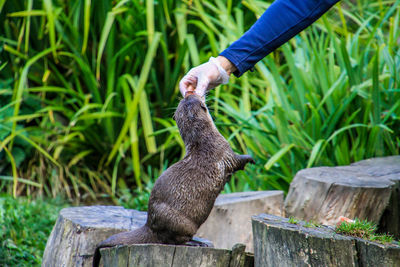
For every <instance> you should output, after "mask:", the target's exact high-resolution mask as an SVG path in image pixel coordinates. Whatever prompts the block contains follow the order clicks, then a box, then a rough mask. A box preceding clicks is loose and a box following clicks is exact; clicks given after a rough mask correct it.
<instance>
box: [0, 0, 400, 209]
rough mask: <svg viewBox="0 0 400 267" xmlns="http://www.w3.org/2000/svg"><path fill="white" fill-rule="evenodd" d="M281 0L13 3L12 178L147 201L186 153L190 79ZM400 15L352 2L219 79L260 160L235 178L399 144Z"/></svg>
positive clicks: (233, 131) (235, 183) (39, 188)
mask: <svg viewBox="0 0 400 267" xmlns="http://www.w3.org/2000/svg"><path fill="white" fill-rule="evenodd" d="M268 5H269V3H267V2H265V1H254V0H249V1H228V0H227V1H222V0H220V1H188V2H183V3H182V2H180V1H166V0H163V1H156V2H154V1H128V0H122V1H95V2H92V1H90V0H85V1H78V0H75V1H50V0H46V1H32V0H29V1H1V6H0V8H1V14H0V20H1V21H2V22H3V25H4V27H2V28H1V29H0V35H1V37H0V38H1V39H0V42H1V43H2V45H1V48H0V49H1V50H2V51H1V57H0V59H1V65H0V69H1V74H0V79H1V80H0V85H1V88H2V89H1V91H0V103H1V108H0V136H1V138H0V140H1V143H0V145H1V152H0V153H1V154H0V158H1V161H0V172H1V174H2V176H1V189H2V190H3V191H6V192H8V193H10V194H13V195H14V196H17V195H46V196H53V197H54V196H55V195H57V194H60V193H61V194H63V195H65V196H66V197H68V198H69V199H74V200H84V201H99V197H100V198H101V197H105V196H106V197H111V199H112V200H113V201H114V202H117V201H118V199H119V200H120V199H121V198H122V199H124V200H126V201H127V202H129V203H130V204H131V205H137V204H140V201H139V202H138V200H137V199H136V197H131V194H132V193H133V194H134V196H135V194H136V195H141V193H142V192H146V190H147V192H148V191H149V188H151V185H152V182H153V181H154V180H155V178H156V177H157V176H158V175H159V173H160V172H161V171H162V170H163V169H165V168H166V167H167V166H168V165H170V164H171V163H173V162H175V161H177V160H179V159H180V158H181V157H182V156H183V154H184V147H183V143H182V141H181V139H180V137H179V135H178V131H177V128H176V126H175V124H174V121H173V120H172V114H173V112H174V108H175V107H176V105H177V102H178V100H179V97H180V95H179V90H178V88H177V84H178V81H179V79H180V78H181V76H182V75H183V74H184V73H185V72H186V71H187V70H188V69H189V68H190V67H192V66H195V65H198V64H200V63H202V62H203V61H205V60H207V58H209V56H211V55H217V54H218V52H220V51H222V50H223V49H224V48H225V47H227V46H228V45H229V43H231V42H233V41H234V40H236V39H237V38H238V37H240V36H241V34H242V33H243V32H244V31H245V30H246V29H247V28H248V27H249V26H250V25H251V24H252V23H253V22H254V21H255V19H256V18H257V17H258V16H259V15H260V14H262V12H263V11H264V10H265V9H266V8H267V7H268ZM399 18H400V8H399V5H398V1H385V2H382V1H377V2H373V3H372V2H370V1H361V0H359V1H346V2H343V3H340V4H338V5H336V6H335V7H334V8H333V9H332V10H331V11H330V12H329V14H328V15H327V16H325V17H324V18H323V19H321V20H319V21H318V22H317V23H315V24H314V25H313V26H312V27H310V28H309V29H308V30H307V31H305V32H303V33H301V34H300V35H299V36H297V37H296V38H294V39H292V40H291V41H290V42H289V43H287V44H285V45H284V46H283V47H282V48H280V49H278V50H277V51H276V52H274V53H272V54H271V55H270V56H268V57H267V58H265V59H264V60H263V61H262V62H260V63H259V64H257V66H256V71H255V72H253V73H251V72H250V73H247V74H246V75H244V76H243V77H242V78H241V79H235V78H233V79H232V81H231V82H230V83H229V84H228V85H226V86H222V87H221V88H218V89H217V90H215V91H213V92H212V93H211V94H210V95H209V97H208V99H209V100H208V103H209V106H210V107H211V110H212V114H213V116H214V117H215V121H216V123H217V125H218V127H219V129H220V130H221V132H222V133H223V134H224V135H225V136H226V137H227V138H228V139H229V141H230V143H231V145H232V147H233V148H234V149H235V150H236V151H237V152H239V153H250V154H252V155H253V156H254V157H255V158H256V159H257V165H255V166H252V167H250V168H248V169H247V171H246V172H241V173H239V174H238V175H236V176H235V178H234V179H232V182H231V183H230V184H229V185H228V186H227V188H226V190H227V191H240V190H249V189H251V190H260V189H282V190H287V188H288V185H289V183H290V181H291V179H292V178H293V176H294V174H295V173H296V172H297V171H298V170H299V169H301V168H305V167H311V166H317V165H343V164H349V163H351V162H354V161H357V160H361V159H363V158H368V157H373V156H383V155H388V154H398V153H399V147H400V141H399V129H400V127H399V126H400V123H399V115H400V107H399V106H400V92H399V73H400V72H399V70H400V64H399V60H400V55H399V49H398V47H399V35H400V31H399ZM146 187H147V189H145V188H146ZM132 190H133V191H134V192H132ZM134 201H136V202H137V203H133V202H134ZM143 205H144V206H145V203H144V204H143Z"/></svg>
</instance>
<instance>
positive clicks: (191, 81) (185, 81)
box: [179, 72, 197, 97]
mask: <svg viewBox="0 0 400 267" xmlns="http://www.w3.org/2000/svg"><path fill="white" fill-rule="evenodd" d="M196 83H197V78H196V77H194V76H192V75H190V72H189V73H188V74H186V75H185V76H184V77H183V78H182V80H181V81H180V82H179V90H180V92H181V94H182V96H183V97H184V96H185V93H186V91H187V90H188V87H189V86H193V87H194V86H195V85H196Z"/></svg>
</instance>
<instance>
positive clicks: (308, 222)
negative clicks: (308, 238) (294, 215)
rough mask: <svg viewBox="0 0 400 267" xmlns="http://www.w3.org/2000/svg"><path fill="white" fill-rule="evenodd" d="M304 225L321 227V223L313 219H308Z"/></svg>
mask: <svg viewBox="0 0 400 267" xmlns="http://www.w3.org/2000/svg"><path fill="white" fill-rule="evenodd" d="M303 226H304V227H307V228H311V227H320V224H318V223H315V222H313V221H312V220H311V221H306V222H305V223H304V225H303Z"/></svg>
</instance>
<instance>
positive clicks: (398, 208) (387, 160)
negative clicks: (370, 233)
mask: <svg viewBox="0 0 400 267" xmlns="http://www.w3.org/2000/svg"><path fill="white" fill-rule="evenodd" d="M350 167H352V168H357V170H358V171H359V172H363V173H367V174H369V175H371V176H377V177H379V179H388V180H391V181H392V182H394V183H395V185H394V186H393V189H392V195H391V196H390V200H389V204H388V205H387V207H386V209H385V210H384V212H383V214H382V217H381V219H380V221H379V227H378V231H379V232H382V233H390V234H392V235H394V236H395V237H396V238H397V239H400V156H392V157H383V158H372V159H367V160H362V161H359V162H356V163H353V164H351V165H350Z"/></svg>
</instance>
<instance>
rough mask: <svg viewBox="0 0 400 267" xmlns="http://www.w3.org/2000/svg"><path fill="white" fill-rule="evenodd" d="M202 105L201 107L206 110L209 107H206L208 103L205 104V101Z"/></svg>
mask: <svg viewBox="0 0 400 267" xmlns="http://www.w3.org/2000/svg"><path fill="white" fill-rule="evenodd" d="M200 107H201V108H202V109H203V110H204V111H207V107H206V105H205V104H204V103H201V104H200Z"/></svg>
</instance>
